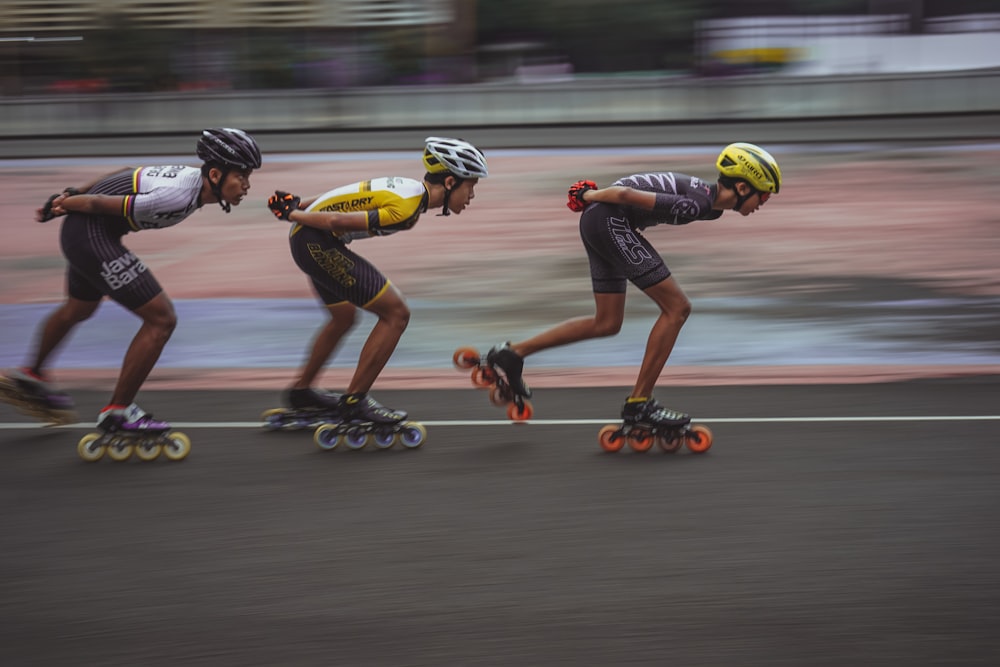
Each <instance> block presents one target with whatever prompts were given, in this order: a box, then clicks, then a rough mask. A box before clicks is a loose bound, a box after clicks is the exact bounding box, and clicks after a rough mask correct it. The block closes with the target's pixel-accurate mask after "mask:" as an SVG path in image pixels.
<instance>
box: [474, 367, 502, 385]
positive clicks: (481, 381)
mask: <svg viewBox="0 0 1000 667" xmlns="http://www.w3.org/2000/svg"><path fill="white" fill-rule="evenodd" d="M496 380H497V374H496V373H494V372H493V371H492V370H491V369H490V368H488V367H487V366H476V367H475V368H473V369H472V384H474V385H476V386H477V387H489V386H491V385H492V384H493V383H494V382H496Z"/></svg>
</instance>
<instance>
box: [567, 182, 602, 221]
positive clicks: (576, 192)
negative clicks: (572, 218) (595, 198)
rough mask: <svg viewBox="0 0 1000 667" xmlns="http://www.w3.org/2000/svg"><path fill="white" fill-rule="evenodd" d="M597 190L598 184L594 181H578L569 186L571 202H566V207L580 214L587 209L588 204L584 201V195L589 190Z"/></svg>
mask: <svg viewBox="0 0 1000 667" xmlns="http://www.w3.org/2000/svg"><path fill="white" fill-rule="evenodd" d="M596 189H597V183H594V182H593V181H577V182H576V183H574V184H573V185H571V186H569V192H568V193H567V195H568V197H569V200H568V201H567V202H566V206H568V207H569V210H571V211H573V212H575V213H579V212H580V211H582V210H583V209H585V208H586V207H587V202H585V201H583V193H584V192H586V191H587V190H596Z"/></svg>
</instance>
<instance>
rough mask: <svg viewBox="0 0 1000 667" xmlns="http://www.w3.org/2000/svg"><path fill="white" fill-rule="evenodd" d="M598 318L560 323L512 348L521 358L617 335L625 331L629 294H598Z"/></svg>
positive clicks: (596, 315)
mask: <svg viewBox="0 0 1000 667" xmlns="http://www.w3.org/2000/svg"><path fill="white" fill-rule="evenodd" d="M594 306H595V310H594V315H593V316H592V317H577V318H574V319H571V320H566V321H565V322H563V323H562V324H557V325H556V326H554V327H552V328H551V329H549V330H548V331H543V332H542V333H540V334H538V335H537V336H533V337H531V338H529V339H527V340H525V341H521V342H520V343H513V344H511V349H512V350H514V352H516V353H517V354H519V355H520V356H521V357H527V356H528V355H529V354H534V353H535V352H541V351H542V350H547V349H549V348H550V347H559V346H562V345H569V344H570V343H576V342H578V341H581V340H588V339H590V338H603V337H606V336H614V335H615V334H616V333H618V332H619V331H621V328H622V322H623V321H624V319H625V293H624V292H621V293H604V292H601V293H596V292H595V293H594Z"/></svg>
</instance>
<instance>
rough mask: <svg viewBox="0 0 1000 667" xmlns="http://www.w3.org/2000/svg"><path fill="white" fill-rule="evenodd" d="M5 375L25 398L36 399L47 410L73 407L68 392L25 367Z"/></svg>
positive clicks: (70, 408)
mask: <svg viewBox="0 0 1000 667" xmlns="http://www.w3.org/2000/svg"><path fill="white" fill-rule="evenodd" d="M6 376H7V378H8V379H9V380H10V381H11V382H12V383H13V385H14V387H15V388H16V389H17V390H18V391H19V392H20V393H21V394H23V396H24V398H25V399H27V400H34V401H38V402H39V403H41V404H42V405H43V406H45V407H46V408H48V409H49V410H72V409H73V407H74V406H73V399H72V398H70V396H69V394H67V393H66V392H63V391H59V390H57V389H56V388H54V387H53V386H52V385H51V384H49V383H48V382H47V381H46V380H45V378H43V377H41V376H39V375H36V374H35V373H32V372H31V371H30V370H28V369H26V368H18V369H15V370H12V371H9V372H8V373H6Z"/></svg>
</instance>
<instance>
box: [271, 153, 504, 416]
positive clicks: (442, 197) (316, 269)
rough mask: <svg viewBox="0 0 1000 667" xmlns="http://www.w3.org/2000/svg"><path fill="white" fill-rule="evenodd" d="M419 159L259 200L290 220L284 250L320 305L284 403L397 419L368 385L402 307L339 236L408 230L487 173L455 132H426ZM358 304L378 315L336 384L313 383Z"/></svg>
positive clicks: (457, 207) (405, 318)
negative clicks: (369, 175) (343, 383)
mask: <svg viewBox="0 0 1000 667" xmlns="http://www.w3.org/2000/svg"><path fill="white" fill-rule="evenodd" d="M423 164H424V169H425V174H424V177H423V179H421V180H416V179H412V178H403V177H395V176H394V177H383V178H374V179H371V180H367V181H361V182H359V183H353V184H350V185H345V186H342V187H338V188H335V189H333V190H330V191H329V192H326V193H324V194H321V195H319V196H316V197H311V198H309V199H305V200H301V201H300V199H299V198H298V197H296V196H294V195H291V194H288V193H286V192H280V191H279V192H276V193H275V194H274V196H272V197H271V198H270V200H269V202H268V206H269V208H270V209H271V211H272V212H273V213H274V215H275V216H277V217H278V218H279V219H281V220H287V221H289V222H291V223H292V228H291V233H290V237H289V243H290V246H291V251H292V257H293V258H294V259H295V263H296V264H297V265H298V266H299V268H300V269H301V270H302V271H303V272H304V273H305V274H306V275H307V276H309V279H310V281H311V283H312V286H313V289H314V291H315V292H316V295H317V296H318V297H319V299H320V300H321V301H322V302H323V304H324V305H325V306H326V309H327V311H328V313H329V315H330V319H329V320H328V321H327V322H326V324H325V325H324V326H323V328H322V329H320V331H319V332H318V333H317V335H316V337H315V338H314V340H313V343H312V346H311V348H310V350H309V355H308V358H307V360H306V362H305V364H304V365H303V366H302V368H301V370H300V371H299V374H298V376H297V377H296V378H295V380H294V382H293V383H292V385H291V386H290V387H289V389H288V391H286V392H285V394H284V397H283V400H284V403H285V405H286V406H287V407H288V408H289V409H290V410H291V411H306V412H307V411H310V410H316V411H319V412H323V411H326V413H327V414H328V415H330V416H332V415H336V416H337V417H338V418H342V419H345V420H350V419H358V420H364V421H371V422H376V423H382V424H391V423H399V422H402V421H403V420H404V419H406V413H405V412H403V411H401V410H392V409H389V408H386V407H384V406H382V405H380V404H379V403H377V402H376V401H375V400H374V399H373V398H372V397H370V396H369V395H368V392H369V390H370V389H371V387H372V385H373V384H374V382H375V380H376V378H377V377H378V376H379V374H380V373H381V372H382V369H383V368H384V367H385V364H386V363H387V362H388V360H389V357H390V356H391V355H392V353H393V351H394V350H395V349H396V344H397V343H398V342H399V339H400V337H401V336H402V334H403V331H404V330H405V329H406V326H407V324H408V322H409V318H410V311H409V308H408V307H407V305H406V302H405V301H404V299H403V295H402V293H400V291H399V290H398V289H397V288H396V287H395V285H393V284H392V283H391V282H390V281H389V280H388V279H387V278H386V277H385V276H384V275H383V274H382V272H381V271H379V270H378V269H377V268H376V267H375V266H374V265H372V264H371V263H370V262H368V261H367V260H366V259H365V258H364V257H362V256H361V255H359V254H357V253H356V252H354V251H353V250H352V249H351V248H349V247H348V244H349V243H351V241H352V240H356V239H365V238H369V237H374V236H385V235H388V234H395V233H396V232H400V231H404V230H408V229H410V228H411V227H413V226H414V225H415V224H416V223H417V220H419V218H420V216H421V215H422V214H423V213H426V212H427V211H428V210H433V209H441V210H442V213H441V214H440V215H449V214H450V213H455V214H459V213H461V212H462V211H463V210H465V208H466V207H467V206H468V205H469V203H470V202H471V200H472V199H473V198H474V197H475V187H476V184H477V183H478V182H479V179H481V178H486V177H487V176H488V175H489V171H488V169H487V164H486V157H485V156H484V155H483V153H482V152H481V151H480V150H479V149H477V148H476V147H475V146H473V145H472V144H470V143H468V142H466V141H463V140H461V139H451V138H446V137H429V138H427V139H426V140H425V146H424V152H423ZM359 308H361V309H364V310H367V311H369V312H371V313H373V314H375V315H377V316H378V322H376V324H375V326H374V328H373V329H372V331H371V333H370V334H369V336H368V340H367V342H366V343H365V345H364V347H363V349H362V351H361V357H360V359H359V360H358V365H357V368H356V369H355V372H354V375H353V377H352V378H351V381H350V384H349V385H348V386H347V387H346V392H344V393H343V394H342V395H341V394H336V393H332V392H326V391H323V390H317V389H316V388H314V385H315V383H316V378H317V376H318V375H319V373H320V371H321V370H322V369H323V367H324V366H325V365H326V363H327V361H328V360H329V358H330V357H331V355H332V354H333V353H334V351H335V350H336V348H337V346H338V344H339V343H340V341H341V339H342V338H343V337H344V335H345V334H347V332H348V331H349V330H350V329H351V328H352V327H353V326H354V323H355V318H356V317H357V312H358V309H359ZM272 412H280V411H272ZM266 414H267V413H265V415H266Z"/></svg>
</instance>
